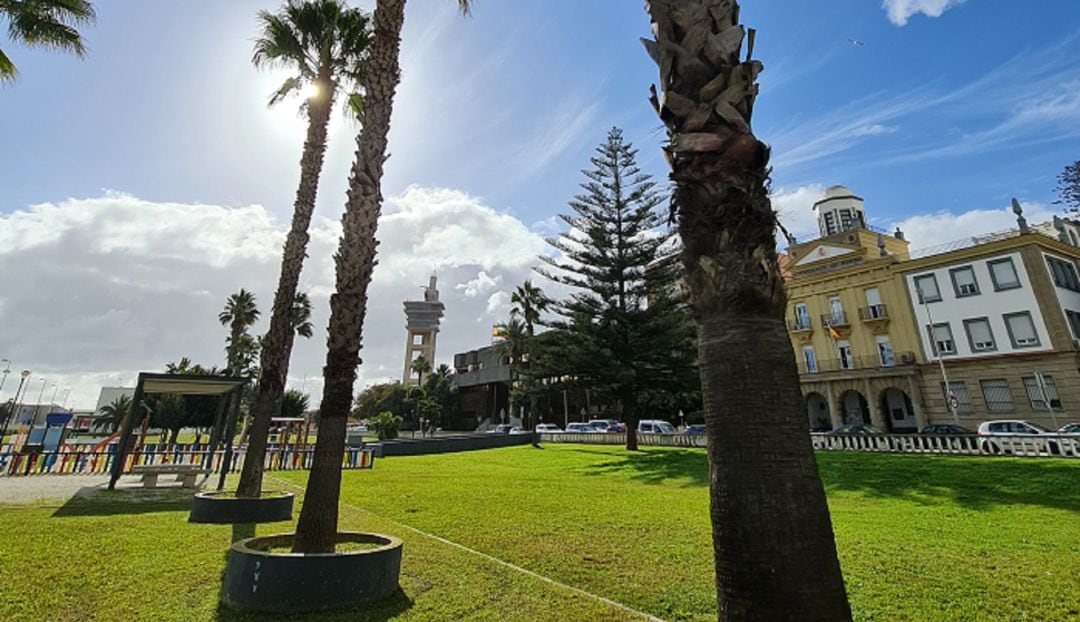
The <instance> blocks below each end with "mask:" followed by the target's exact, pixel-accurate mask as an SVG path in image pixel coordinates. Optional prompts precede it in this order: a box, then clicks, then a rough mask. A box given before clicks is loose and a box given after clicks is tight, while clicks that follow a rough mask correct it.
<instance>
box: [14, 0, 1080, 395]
mask: <svg viewBox="0 0 1080 622" xmlns="http://www.w3.org/2000/svg"><path fill="white" fill-rule="evenodd" d="M95 5H96V7H97V10H98V19H97V23H96V24H95V25H93V26H91V27H87V28H85V29H84V33H85V36H86V38H87V41H88V44H89V48H90V49H89V53H88V55H87V56H86V58H85V59H78V58H75V57H72V56H68V55H64V54H59V53H53V52H48V51H42V50H37V49H28V48H25V47H21V46H19V45H15V44H11V43H10V42H9V41H7V40H6V39H4V38H2V37H0V48H2V49H4V50H5V52H6V53H7V54H8V56H10V57H11V58H12V60H13V61H14V62H15V63H16V65H17V66H18V67H19V70H20V72H21V75H20V76H19V79H18V81H17V82H15V83H14V84H11V85H7V86H0V358H3V359H9V360H10V361H12V362H11V369H12V374H11V375H10V377H8V378H7V380H6V381H5V384H4V385H3V387H2V388H0V400H7V399H9V398H10V397H11V396H12V395H13V393H14V391H15V388H16V386H17V385H18V377H17V373H18V372H19V371H21V370H23V369H28V370H31V372H32V375H31V380H30V382H29V387H30V390H29V399H30V401H36V400H37V398H38V396H44V399H45V401H48V399H49V397H51V396H52V395H53V394H54V393H56V394H58V396H60V397H62V396H63V395H65V392H67V391H68V390H70V395H69V399H68V401H67V405H68V406H74V407H77V408H93V407H94V405H95V403H96V399H97V395H98V391H99V388H100V387H101V386H102V385H119V384H126V385H130V384H132V383H133V381H134V378H135V375H136V374H137V373H138V372H139V371H140V370H142V371H159V370H161V369H162V368H163V367H164V365H165V363H167V362H169V361H175V360H177V359H179V358H180V357H181V356H188V357H190V358H192V359H193V360H195V361H197V362H200V363H204V364H207V365H213V364H217V365H222V364H223V359H224V339H225V335H226V331H225V328H224V327H222V326H221V325H220V324H219V323H218V321H217V313H218V312H219V311H220V309H221V307H222V306H223V304H224V301H225V298H226V297H227V296H228V295H229V294H230V293H232V292H235V291H236V290H237V289H239V288H241V287H243V288H246V289H248V290H251V291H253V292H254V293H255V294H256V296H257V298H258V300H259V302H260V303H262V308H263V311H264V317H263V320H262V321H261V322H260V323H259V324H257V325H256V326H255V328H254V331H255V332H256V333H261V332H262V331H265V328H266V322H267V321H268V319H269V317H268V314H269V307H268V305H269V303H270V301H271V300H272V298H273V291H274V287H275V284H276V280H277V270H278V266H279V261H280V249H281V244H282V242H283V240H284V234H285V231H286V227H287V226H288V222H289V218H290V216H291V208H292V202H293V198H294V193H295V190H296V183H297V180H298V176H299V166H298V162H299V159H300V153H301V145H302V141H303V137H304V129H305V123H304V119H303V118H302V117H301V116H300V115H299V113H298V109H299V103H300V102H299V101H298V100H290V101H286V102H284V103H283V104H280V105H278V106H277V107H275V108H272V109H271V108H268V107H267V106H266V102H267V99H268V96H269V94H270V93H271V92H272V91H273V90H274V88H275V87H276V86H277V85H278V84H280V83H281V81H282V80H283V79H284V77H285V76H286V74H284V73H282V72H280V71H278V72H275V71H262V70H256V69H255V68H253V67H252V66H251V63H250V57H251V46H252V40H253V38H254V36H255V34H256V22H255V13H256V12H257V11H258V10H260V9H270V10H273V9H274V8H276V7H277V6H278V3H277V2H261V1H255V0H230V1H229V2H218V1H213V0H188V1H185V2H178V1H175V0H173V1H171V2H166V1H164V0H141V1H140V2H137V3H135V2H120V1H117V0H98V1H97V2H95ZM354 5H355V6H361V7H363V8H370V7H371V6H372V3H371V2H370V0H369V1H367V2H354ZM455 6H456V3H455V2H452V1H451V0H410V2H409V6H408V8H407V17H406V26H405V31H404V34H403V43H402V67H403V78H402V83H401V85H400V87H399V89H398V93H397V98H396V100H395V110H394V117H393V121H392V129H391V134H390V148H389V151H390V159H389V161H388V162H387V164H386V176H385V178H384V182H383V191H384V195H385V196H386V197H387V200H386V207H385V209H384V217H383V219H382V221H381V223H380V229H379V236H378V237H379V239H380V241H381V245H380V258H379V261H380V263H379V266H378V268H377V269H376V272H375V276H374V281H373V283H372V286H371V292H370V298H371V300H372V301H373V302H372V304H371V305H370V308H369V313H368V318H367V321H366V323H365V331H364V334H365V337H364V344H363V345H364V349H363V351H362V354H361V356H362V358H363V364H362V365H361V367H360V370H359V379H358V383H357V388H360V387H362V386H365V385H368V384H371V383H373V382H381V381H386V380H389V379H393V378H400V375H401V368H402V366H403V358H404V343H403V342H404V339H405V331H404V320H405V318H404V313H403V310H402V305H401V303H402V301H403V300H405V299H407V298H408V299H416V298H418V297H420V296H421V295H422V290H421V286H422V285H423V284H425V283H426V282H427V277H428V275H429V274H431V273H432V272H435V273H436V274H437V275H438V277H439V289H440V291H441V296H442V299H443V301H444V302H445V303H446V306H447V309H446V316H445V318H444V322H443V326H442V331H441V332H440V335H439V348H438V355H437V359H438V360H437V362H451V360H452V357H453V354H454V353H455V352H462V351H465V350H467V349H472V348H476V347H479V346H482V345H485V344H486V343H488V342H489V340H490V334H491V325H492V324H494V323H496V322H499V321H504V320H505V319H506V317H507V314H508V312H509V291H511V290H512V288H513V287H514V286H515V285H517V284H520V283H521V282H522V281H524V280H525V279H527V278H533V279H534V281H535V282H536V283H537V284H538V285H540V286H541V287H544V288H545V289H547V290H549V291H551V292H555V293H558V292H559V290H558V289H557V288H556V287H555V286H554V285H553V284H550V283H548V282H546V281H545V280H544V278H543V277H540V276H538V275H536V274H535V273H533V272H532V268H533V267H534V266H536V265H537V264H538V260H537V257H538V256H539V255H542V254H547V253H548V252H549V251H548V249H549V248H550V247H548V246H547V245H546V243H545V241H544V238H545V237H549V236H551V235H557V234H558V233H559V225H558V224H557V223H558V221H557V219H556V215H557V214H559V213H565V212H566V211H567V207H566V204H567V201H569V200H570V199H571V198H572V197H573V195H574V194H575V193H576V192H577V191H578V184H579V183H581V181H582V180H583V178H582V176H581V173H580V170H581V169H583V168H585V167H587V166H588V158H589V157H590V155H591V154H592V150H593V149H594V148H595V147H596V146H597V145H598V144H599V143H600V142H601V141H602V140H603V139H604V137H605V135H606V132H607V130H608V129H609V128H610V127H612V126H619V127H621V128H623V129H624V131H625V134H626V137H627V138H628V139H629V140H631V141H632V142H633V143H634V144H635V146H636V147H637V148H638V149H639V150H640V153H639V156H638V158H639V163H640V164H641V166H642V168H643V169H644V170H645V171H646V172H649V173H651V174H653V175H654V176H656V177H657V178H658V179H660V180H664V179H665V178H666V170H665V168H664V163H663V160H662V158H661V157H660V145H661V143H662V142H663V139H664V135H663V132H662V130H661V127H660V124H659V122H658V121H657V120H656V118H655V115H654V114H653V112H652V109H651V108H650V107H649V105H648V103H647V100H646V97H647V93H648V87H649V85H650V84H653V83H654V82H655V81H656V69H655V67H654V66H653V65H652V64H651V62H650V61H649V59H648V57H647V55H646V54H645V52H644V49H643V48H642V46H641V43H640V41H639V38H640V37H642V36H647V35H648V33H649V23H648V18H647V16H646V14H645V12H644V11H643V9H642V7H641V2H639V1H638V0H587V1H583V0H545V1H544V2H527V1H525V0H502V1H498V2H496V1H492V0H477V1H476V3H475V8H474V11H473V13H472V15H471V16H470V17H462V16H461V15H460V14H458V13H457V11H456V9H455ZM1025 8H1028V7H1026V6H1025V5H1021V4H1017V3H1003V2H994V1H991V0H966V1H964V0H884V1H883V2H879V1H878V0H830V1H829V2H814V1H812V0H785V1H784V2H779V1H778V0H771V1H769V0H757V1H753V0H751V1H746V2H744V3H743V11H742V18H743V21H744V22H745V23H746V24H748V25H749V26H750V27H753V28H756V29H757V30H758V36H757V42H756V46H755V56H756V57H758V58H759V59H761V60H762V62H763V63H764V64H765V72H764V73H763V74H762V75H761V77H760V82H761V93H760V96H759V98H758V103H757V106H756V109H755V118H754V130H755V133H756V134H757V135H758V136H759V137H760V138H761V139H762V140H764V141H766V142H768V143H769V144H770V145H771V146H772V164H773V167H774V168H773V174H772V188H773V202H774V206H775V207H776V209H777V210H778V212H779V213H780V215H781V219H782V221H783V222H784V224H785V225H786V226H787V227H788V228H789V229H790V230H792V232H793V233H795V234H796V235H797V236H798V237H800V239H806V238H809V237H814V236H815V234H816V225H815V222H814V218H813V215H812V213H811V211H810V209H811V204H812V203H813V201H814V200H815V198H816V197H817V196H818V195H819V194H820V193H821V191H822V190H823V189H824V188H825V187H827V186H829V185H833V184H843V185H846V186H848V187H849V188H851V189H852V190H853V191H854V192H855V193H856V194H858V195H859V196H862V197H863V198H864V199H865V200H866V204H865V206H866V213H867V216H868V218H869V219H870V221H871V223H872V224H875V225H877V226H881V227H888V228H892V227H895V226H900V227H901V228H902V229H903V230H904V231H905V233H906V234H907V238H908V239H909V240H911V241H912V248H913V249H915V248H920V247H929V246H934V245H936V244H941V243H944V242H948V241H950V240H953V239H959V238H962V237H965V236H968V235H973V234H977V233H985V232H989V231H995V230H999V229H1004V228H1008V227H1010V226H1011V225H1012V224H1013V220H1012V217H1011V215H1010V213H1009V212H1008V209H1007V208H1008V205H1009V201H1010V199H1011V198H1013V197H1016V198H1017V199H1019V200H1020V201H1021V202H1022V203H1023V205H1024V206H1025V209H1026V211H1027V216H1028V219H1029V220H1031V221H1032V222H1040V221H1043V220H1047V219H1049V218H1050V217H1051V216H1052V214H1053V213H1055V212H1059V211H1060V208H1059V206H1056V205H1053V201H1054V199H1055V193H1054V187H1055V177H1056V175H1057V174H1058V173H1059V172H1060V171H1061V169H1062V168H1063V167H1064V166H1065V165H1066V164H1068V163H1069V162H1072V161H1074V160H1076V159H1078V158H1080V62H1076V59H1078V58H1080V3H1077V2H1075V0H1041V1H1040V2H1039V3H1038V11H1037V12H1036V11H1030V10H1029V11H1028V12H1025V10H1024V9H1025ZM356 131H357V127H356V126H355V125H354V124H353V123H351V122H350V121H348V120H347V119H346V117H345V115H344V114H343V113H340V114H339V113H335V115H334V117H333V119H332V122H331V127H330V144H329V149H328V153H327V158H326V163H325V167H324V170H323V175H322V180H321V185H320V190H319V198H318V203H317V207H316V216H315V221H314V223H313V225H312V236H313V237H312V243H311V247H310V249H309V255H310V259H309V260H308V262H307V264H306V265H305V269H304V274H303V277H302V279H301V287H302V288H303V289H305V290H306V291H309V292H310V293H311V295H312V299H313V304H314V316H313V321H314V323H315V326H316V327H317V329H318V330H317V332H316V335H315V336H314V337H313V338H312V339H310V340H298V343H297V345H296V347H295V350H294V354H293V360H292V367H291V369H290V378H289V386H290V387H292V388H298V389H301V388H302V389H303V390H305V391H307V392H309V393H312V396H313V402H315V403H317V402H318V400H319V394H320V390H321V381H320V378H319V376H320V375H321V367H322V364H323V359H324V358H325V328H324V327H325V326H326V322H327V319H328V297H329V294H330V293H331V291H332V285H333V265H332V255H333V251H334V248H335V246H336V243H337V238H338V235H339V232H340V227H339V225H338V219H339V218H340V215H341V212H342V210H343V207H344V201H345V187H346V181H347V173H348V168H349V165H350V163H351V158H352V152H353V149H354V141H355V134H356ZM3 366H6V363H3V364H0V371H2V369H3ZM43 380H44V382H43ZM60 397H58V398H57V401H60Z"/></svg>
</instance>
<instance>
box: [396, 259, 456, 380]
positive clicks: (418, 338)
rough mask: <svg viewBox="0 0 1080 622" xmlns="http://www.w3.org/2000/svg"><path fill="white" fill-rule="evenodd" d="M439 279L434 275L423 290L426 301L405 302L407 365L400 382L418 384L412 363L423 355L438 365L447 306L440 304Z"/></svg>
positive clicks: (432, 363)
mask: <svg viewBox="0 0 1080 622" xmlns="http://www.w3.org/2000/svg"><path fill="white" fill-rule="evenodd" d="M437 281H438V279H437V278H436V277H434V276H432V277H431V280H430V281H429V282H428V285H427V287H425V288H424V299H423V300H406V301H405V303H404V304H405V331H406V334H405V365H404V367H403V369H402V370H401V381H402V382H404V383H405V384H415V383H416V381H417V380H416V378H415V377H414V374H413V371H412V365H413V361H415V360H416V359H417V358H419V357H421V356H423V357H424V359H425V360H427V362H428V363H430V364H431V365H432V366H433V367H434V365H435V339H436V337H438V335H439V324H440V323H441V322H442V317H443V311H444V310H445V309H446V306H445V305H443V303H442V302H440V301H439V290H438V289H437V288H436V284H437Z"/></svg>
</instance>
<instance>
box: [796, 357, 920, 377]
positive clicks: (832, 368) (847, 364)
mask: <svg viewBox="0 0 1080 622" xmlns="http://www.w3.org/2000/svg"><path fill="white" fill-rule="evenodd" d="M798 363H799V373H800V374H820V373H827V372H842V371H859V370H868V369H892V368H894V367H904V366H907V365H913V364H914V363H915V353H914V352H893V355H892V360H882V358H881V357H880V356H851V357H848V358H847V359H840V358H832V359H819V360H817V361H815V365H814V368H813V369H811V368H810V366H809V365H807V364H806V360H805V359H800V360H799V361H798Z"/></svg>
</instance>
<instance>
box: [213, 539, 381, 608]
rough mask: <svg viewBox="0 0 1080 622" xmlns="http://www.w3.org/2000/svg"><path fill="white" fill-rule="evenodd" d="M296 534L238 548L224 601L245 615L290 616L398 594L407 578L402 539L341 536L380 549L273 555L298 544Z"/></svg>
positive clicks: (226, 579)
mask: <svg viewBox="0 0 1080 622" xmlns="http://www.w3.org/2000/svg"><path fill="white" fill-rule="evenodd" d="M293 535H294V534H291V533H286V534H278V535H273V536H262V537H258V538H248V539H246V540H241V541H239V542H237V543H236V544H233V546H232V548H231V549H229V557H228V560H227V561H226V563H225V575H224V580H223V581H222V585H221V602H222V603H224V604H225V605H227V606H229V607H231V608H233V609H238V610H240V611H262V612H271V613H289V612H300V611H320V610H327V609H340V608H345V607H349V606H352V605H356V604H359V603H361V602H364V601H369V600H375V599H378V598H383V597H385V596H389V595H391V594H393V593H394V592H395V591H397V589H398V578H399V576H400V574H401V540H398V539H397V538H393V537H391V536H383V535H379V534H375V533H358V532H339V533H338V537H337V543H338V544H339V545H341V544H348V543H354V544H362V545H367V546H374V548H367V549H364V550H355V551H348V550H347V551H341V552H338V553H328V554H311V555H304V554H299V553H284V552H283V553H277V552H269V549H271V548H285V549H288V548H289V547H291V546H292V541H293Z"/></svg>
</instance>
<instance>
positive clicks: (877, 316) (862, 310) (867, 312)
mask: <svg viewBox="0 0 1080 622" xmlns="http://www.w3.org/2000/svg"><path fill="white" fill-rule="evenodd" d="M888 317H889V308H888V307H886V306H885V305H883V304H876V305H870V306H868V307H859V319H860V320H862V321H864V322H872V321H874V320H884V319H888Z"/></svg>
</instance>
